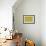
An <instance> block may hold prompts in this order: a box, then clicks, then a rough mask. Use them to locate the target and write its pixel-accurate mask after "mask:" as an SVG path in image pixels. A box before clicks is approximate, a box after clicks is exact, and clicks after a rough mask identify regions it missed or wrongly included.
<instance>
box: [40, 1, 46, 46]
mask: <svg viewBox="0 0 46 46" xmlns="http://www.w3.org/2000/svg"><path fill="white" fill-rule="evenodd" d="M41 40H42V46H46V0H42V1H41Z"/></svg>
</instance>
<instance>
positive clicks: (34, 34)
mask: <svg viewBox="0 0 46 46" xmlns="http://www.w3.org/2000/svg"><path fill="white" fill-rule="evenodd" d="M14 6H16V5H14ZM13 10H14V17H15V18H14V19H15V22H14V23H15V28H16V29H17V30H18V31H19V32H22V33H23V34H24V37H25V38H26V37H27V38H28V39H32V40H34V41H35V43H36V46H41V14H40V13H41V1H40V0H23V2H22V3H20V5H19V6H18V7H17V8H16V7H15V9H13ZM23 15H35V24H23Z"/></svg>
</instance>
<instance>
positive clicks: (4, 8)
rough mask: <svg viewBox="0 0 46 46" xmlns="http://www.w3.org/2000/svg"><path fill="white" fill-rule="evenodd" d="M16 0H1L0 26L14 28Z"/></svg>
mask: <svg viewBox="0 0 46 46" xmlns="http://www.w3.org/2000/svg"><path fill="white" fill-rule="evenodd" d="M15 2H16V0H0V27H7V28H9V29H11V28H12V6H13V4H14V3H15Z"/></svg>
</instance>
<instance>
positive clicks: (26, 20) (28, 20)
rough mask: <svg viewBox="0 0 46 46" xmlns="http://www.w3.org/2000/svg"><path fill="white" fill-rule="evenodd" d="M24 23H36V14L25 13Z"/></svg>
mask: <svg viewBox="0 0 46 46" xmlns="http://www.w3.org/2000/svg"><path fill="white" fill-rule="evenodd" d="M23 24H35V15H23Z"/></svg>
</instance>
